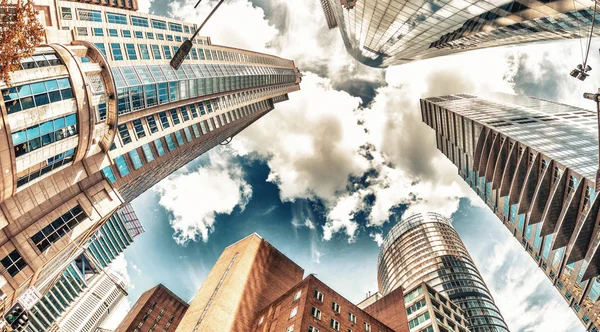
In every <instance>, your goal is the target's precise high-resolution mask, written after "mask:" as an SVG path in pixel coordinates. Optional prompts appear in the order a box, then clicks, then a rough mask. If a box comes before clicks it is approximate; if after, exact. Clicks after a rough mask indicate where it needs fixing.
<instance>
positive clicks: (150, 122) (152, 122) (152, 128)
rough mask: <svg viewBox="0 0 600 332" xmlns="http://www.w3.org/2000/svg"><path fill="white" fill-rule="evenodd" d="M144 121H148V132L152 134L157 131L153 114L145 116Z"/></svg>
mask: <svg viewBox="0 0 600 332" xmlns="http://www.w3.org/2000/svg"><path fill="white" fill-rule="evenodd" d="M146 122H148V127H149V128H150V132H151V133H152V134H154V133H155V132H157V131H158V127H157V126H156V120H154V115H148V116H146Z"/></svg>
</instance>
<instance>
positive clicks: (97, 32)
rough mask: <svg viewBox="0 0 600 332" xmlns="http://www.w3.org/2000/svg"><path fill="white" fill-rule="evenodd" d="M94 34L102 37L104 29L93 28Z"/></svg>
mask: <svg viewBox="0 0 600 332" xmlns="http://www.w3.org/2000/svg"><path fill="white" fill-rule="evenodd" d="M92 33H93V34H94V36H97V37H102V36H104V29H102V28H92Z"/></svg>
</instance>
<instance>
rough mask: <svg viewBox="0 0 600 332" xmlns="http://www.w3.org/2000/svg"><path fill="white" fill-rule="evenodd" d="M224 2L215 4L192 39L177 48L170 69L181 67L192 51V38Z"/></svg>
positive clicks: (221, 0)
mask: <svg viewBox="0 0 600 332" xmlns="http://www.w3.org/2000/svg"><path fill="white" fill-rule="evenodd" d="M201 1H202V0H199V1H198V2H197V3H196V5H195V6H194V8H196V7H197V6H198V5H199V4H200V2H201ZM224 1H225V0H220V1H219V3H217V5H216V6H215V8H213V10H212V11H211V12H210V14H208V16H207V17H206V18H205V19H204V22H202V24H201V25H200V27H198V29H196V32H194V34H193V35H192V38H190V39H188V40H186V41H184V42H183V44H181V46H179V49H178V50H177V53H175V55H174V56H173V59H171V62H170V64H171V68H173V69H175V70H177V69H179V67H181V64H182V63H183V60H184V59H185V57H187V56H188V54H189V53H190V51H191V49H192V41H193V40H194V38H196V36H197V35H198V33H199V32H200V29H202V27H203V26H204V25H205V24H206V22H208V20H209V19H210V17H211V16H212V15H213V14H214V13H215V12H216V11H217V9H218V8H219V6H221V4H222V3H223V2H224Z"/></svg>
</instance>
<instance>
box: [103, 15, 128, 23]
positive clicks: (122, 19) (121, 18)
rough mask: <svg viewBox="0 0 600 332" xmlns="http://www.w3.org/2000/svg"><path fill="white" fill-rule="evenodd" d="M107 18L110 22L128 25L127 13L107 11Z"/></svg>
mask: <svg viewBox="0 0 600 332" xmlns="http://www.w3.org/2000/svg"><path fill="white" fill-rule="evenodd" d="M106 20H107V21H108V23H114V24H125V25H127V15H123V14H116V13H109V12H107V13H106Z"/></svg>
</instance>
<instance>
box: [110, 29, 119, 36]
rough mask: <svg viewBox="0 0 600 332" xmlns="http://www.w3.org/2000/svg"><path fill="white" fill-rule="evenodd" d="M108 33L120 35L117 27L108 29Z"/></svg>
mask: <svg viewBox="0 0 600 332" xmlns="http://www.w3.org/2000/svg"><path fill="white" fill-rule="evenodd" d="M108 35H109V36H110V37H119V31H118V30H117V29H108Z"/></svg>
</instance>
